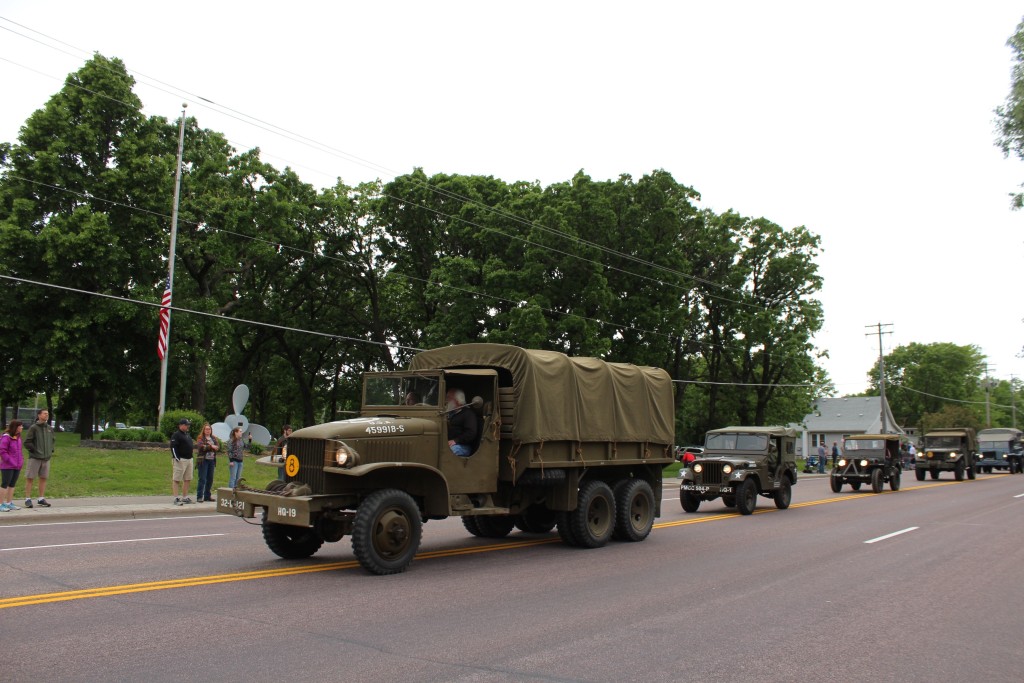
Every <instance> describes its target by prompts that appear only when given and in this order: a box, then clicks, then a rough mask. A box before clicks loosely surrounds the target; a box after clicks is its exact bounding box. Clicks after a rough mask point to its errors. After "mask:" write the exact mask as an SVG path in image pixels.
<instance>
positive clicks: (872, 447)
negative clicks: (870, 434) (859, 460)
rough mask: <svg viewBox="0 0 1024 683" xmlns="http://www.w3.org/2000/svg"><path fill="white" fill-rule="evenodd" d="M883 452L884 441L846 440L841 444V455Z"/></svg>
mask: <svg viewBox="0 0 1024 683" xmlns="http://www.w3.org/2000/svg"><path fill="white" fill-rule="evenodd" d="M854 451H857V452H858V453H866V452H868V451H877V452H885V440H884V439H847V440H846V441H844V442H843V453H852V452H854Z"/></svg>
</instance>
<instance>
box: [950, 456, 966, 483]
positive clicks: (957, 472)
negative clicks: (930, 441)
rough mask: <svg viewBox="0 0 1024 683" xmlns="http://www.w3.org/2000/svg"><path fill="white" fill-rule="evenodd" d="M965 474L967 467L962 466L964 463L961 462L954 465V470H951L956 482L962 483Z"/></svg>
mask: <svg viewBox="0 0 1024 683" xmlns="http://www.w3.org/2000/svg"><path fill="white" fill-rule="evenodd" d="M966 473H967V467H966V466H965V465H964V461H963V460H961V461H960V462H958V463H957V464H956V468H955V469H954V470H953V478H954V479H956V480H957V481H963V480H964V475H965V474H966Z"/></svg>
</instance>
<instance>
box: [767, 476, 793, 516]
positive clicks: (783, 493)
mask: <svg viewBox="0 0 1024 683" xmlns="http://www.w3.org/2000/svg"><path fill="white" fill-rule="evenodd" d="M772 498H774V499H775V507H777V508H778V509H780V510H785V509H786V508H788V507H789V504H790V503H791V502H792V501H793V484H792V483H790V481H789V477H787V476H783V477H782V483H781V484H779V489H778V490H777V491H776V492H775V495H773V496H772Z"/></svg>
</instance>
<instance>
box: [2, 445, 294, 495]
mask: <svg viewBox="0 0 1024 683" xmlns="http://www.w3.org/2000/svg"><path fill="white" fill-rule="evenodd" d="M55 436H56V445H55V447H54V456H53V460H52V461H51V463H50V477H49V479H47V480H46V497H47V498H81V497H90V496H154V495H160V496H163V495H166V496H170V495H171V451H170V447H169V446H165V447H164V448H162V449H159V450H148V449H146V450H144V449H140V450H128V451H122V450H107V449H105V448H83V447H81V446H79V441H80V437H79V436H78V435H77V434H67V433H57V434H56V435H55ZM25 457H26V460H27V459H28V455H27V454H26V456H25ZM264 475H265V476H264ZM275 476H276V472H275V471H274V470H273V469H272V468H269V467H261V466H259V465H257V464H256V459H255V458H254V457H248V456H247V457H246V461H245V469H244V470H243V471H242V477H243V478H247V479H249V481H251V482H259V483H260V484H265V483H266V482H268V481H270V480H271V479H274V478H275ZM264 480H265V481H264ZM227 484H228V462H227V458H217V469H216V471H215V472H214V477H213V486H214V488H217V487H218V486H227ZM195 486H196V480H195V475H193V479H192V490H191V492H190V493H189V495H191V496H192V497H193V498H194V497H195ZM33 493H34V495H35V496H38V495H39V490H38V482H37V486H36V487H35V490H34V491H33ZM24 497H25V471H24V469H23V470H22V472H21V475H20V476H19V477H18V484H17V486H16V487H15V491H14V498H15V500H17V499H19V498H24Z"/></svg>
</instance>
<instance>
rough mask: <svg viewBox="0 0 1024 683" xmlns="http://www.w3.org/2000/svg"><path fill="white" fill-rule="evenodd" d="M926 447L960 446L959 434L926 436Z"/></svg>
mask: <svg viewBox="0 0 1024 683" xmlns="http://www.w3.org/2000/svg"><path fill="white" fill-rule="evenodd" d="M924 447H925V448H960V437H959V436H926V437H924Z"/></svg>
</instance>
